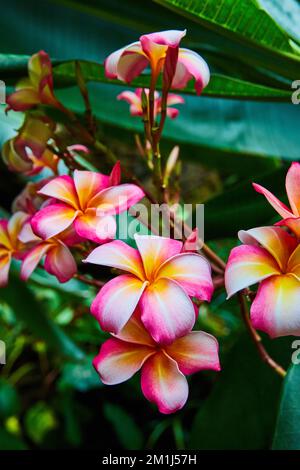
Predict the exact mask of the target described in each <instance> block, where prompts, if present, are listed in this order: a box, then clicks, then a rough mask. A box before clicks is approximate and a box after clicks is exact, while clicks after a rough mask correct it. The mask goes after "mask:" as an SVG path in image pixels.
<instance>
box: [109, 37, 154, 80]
mask: <svg viewBox="0 0 300 470" xmlns="http://www.w3.org/2000/svg"><path fill="white" fill-rule="evenodd" d="M147 65H148V60H147V58H146V57H145V56H144V54H143V51H142V49H141V45H140V43H139V42H134V43H132V44H129V45H128V46H126V47H123V48H122V49H119V50H118V51H115V52H113V53H112V54H110V56H108V57H107V59H106V60H105V63H104V66H105V74H106V76H107V77H108V78H118V79H119V80H122V81H124V82H126V83H130V82H131V81H132V80H133V79H134V78H135V77H137V76H138V75H140V73H141V72H142V71H143V70H144V69H145V68H146V67H147Z"/></svg>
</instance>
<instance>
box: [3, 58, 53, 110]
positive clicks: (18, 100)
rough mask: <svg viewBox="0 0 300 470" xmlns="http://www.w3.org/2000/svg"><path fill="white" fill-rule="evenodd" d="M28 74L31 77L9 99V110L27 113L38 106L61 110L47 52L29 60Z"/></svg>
mask: <svg viewBox="0 0 300 470" xmlns="http://www.w3.org/2000/svg"><path fill="white" fill-rule="evenodd" d="M28 74H29V77H28V78H26V79H23V80H21V81H20V82H19V83H18V84H17V86H16V91H15V93H12V94H11V95H10V96H9V97H8V98H7V100H6V101H7V104H8V107H7V110H10V109H13V110H14V111H26V110H27V109H30V108H32V107H33V106H36V105H37V104H46V105H52V106H55V107H58V108H60V107H61V104H60V103H59V101H58V100H57V99H56V98H55V96H54V93H53V77H52V65H51V61H50V58H49V56H48V54H47V53H46V52H44V51H39V52H37V53H36V54H34V55H33V56H32V57H31V58H30V59H29V62H28Z"/></svg>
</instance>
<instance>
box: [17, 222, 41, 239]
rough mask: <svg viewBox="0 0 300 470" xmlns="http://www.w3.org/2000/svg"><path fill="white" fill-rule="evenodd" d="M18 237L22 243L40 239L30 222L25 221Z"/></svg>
mask: <svg viewBox="0 0 300 470" xmlns="http://www.w3.org/2000/svg"><path fill="white" fill-rule="evenodd" d="M18 238H19V240H20V241H21V242H22V243H33V242H38V241H41V239H40V237H37V236H36V235H35V234H34V233H33V231H32V228H31V225H30V222H26V223H25V224H24V225H23V227H22V229H21V231H20V233H19V237H18Z"/></svg>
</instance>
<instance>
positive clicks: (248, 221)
mask: <svg viewBox="0 0 300 470" xmlns="http://www.w3.org/2000/svg"><path fill="white" fill-rule="evenodd" d="M286 171H287V168H286V167H285V166H283V167H282V168H279V169H277V170H275V171H273V172H271V173H269V174H266V175H265V176H263V177H260V178H256V179H255V182H256V183H259V184H261V185H262V186H265V187H266V188H268V189H269V190H270V191H271V192H273V193H274V194H276V195H277V197H279V199H285V198H286V194H285V175H286ZM252 182H253V179H251V180H248V181H243V182H242V183H239V184H237V185H236V186H235V187H233V188H232V189H229V190H227V191H225V192H224V193H223V194H221V195H219V196H216V197H215V198H213V199H211V200H210V201H208V202H207V203H206V204H205V236H206V237H207V238H208V239H210V238H220V236H222V237H225V236H226V237H234V236H237V232H238V231H239V230H241V229H245V230H246V229H249V228H252V227H256V226H259V225H266V224H267V222H268V221H271V219H273V218H274V217H276V212H275V211H274V209H273V208H272V207H271V206H270V204H269V203H268V202H267V201H266V199H265V198H264V197H263V196H262V195H261V194H258V193H257V192H256V191H255V190H254V188H253V186H252Z"/></svg>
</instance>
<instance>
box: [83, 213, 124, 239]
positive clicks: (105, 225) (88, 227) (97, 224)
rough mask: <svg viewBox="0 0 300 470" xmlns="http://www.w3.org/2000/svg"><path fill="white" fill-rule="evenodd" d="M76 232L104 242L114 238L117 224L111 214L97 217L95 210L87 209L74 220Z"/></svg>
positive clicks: (84, 236) (87, 237)
mask: <svg viewBox="0 0 300 470" xmlns="http://www.w3.org/2000/svg"><path fill="white" fill-rule="evenodd" d="M74 227H75V230H76V232H77V234H78V235H79V236H80V237H82V238H86V239H88V240H91V241H93V242H95V243H105V242H107V241H109V240H112V239H114V238H115V235H116V230H117V225H116V220H115V218H114V217H113V216H111V215H105V216H102V217H99V216H97V215H96V210H93V209H88V210H87V211H86V212H85V214H81V215H80V216H79V217H77V219H76V220H75V222H74Z"/></svg>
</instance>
